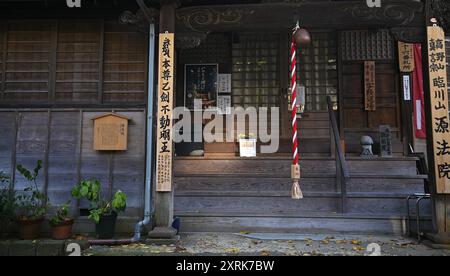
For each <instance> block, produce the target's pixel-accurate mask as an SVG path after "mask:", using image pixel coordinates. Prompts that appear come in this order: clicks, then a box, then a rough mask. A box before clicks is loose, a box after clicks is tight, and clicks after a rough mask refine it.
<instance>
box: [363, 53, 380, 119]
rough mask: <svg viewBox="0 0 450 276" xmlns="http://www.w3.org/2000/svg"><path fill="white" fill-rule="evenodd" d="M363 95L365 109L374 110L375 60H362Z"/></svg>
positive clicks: (375, 105)
mask: <svg viewBox="0 0 450 276" xmlns="http://www.w3.org/2000/svg"><path fill="white" fill-rule="evenodd" d="M364 95H365V97H364V102H365V109H366V111H375V110H376V109H377V104H376V96H377V95H376V75H375V61H365V62H364Z"/></svg>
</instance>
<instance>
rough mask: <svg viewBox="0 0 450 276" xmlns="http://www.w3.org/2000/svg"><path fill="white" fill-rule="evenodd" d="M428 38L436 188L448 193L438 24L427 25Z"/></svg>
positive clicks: (449, 147)
mask: <svg viewBox="0 0 450 276" xmlns="http://www.w3.org/2000/svg"><path fill="white" fill-rule="evenodd" d="M427 42H428V66H429V67H428V72H429V76H430V78H429V79H430V99H431V100H430V104H431V106H429V107H428V108H429V110H431V118H432V122H431V127H432V134H433V156H434V167H435V179H436V192H437V193H438V194H450V128H449V123H450V120H449V109H448V90H447V68H446V52H445V35H444V31H443V29H442V28H440V27H438V26H433V27H428V29H427Z"/></svg>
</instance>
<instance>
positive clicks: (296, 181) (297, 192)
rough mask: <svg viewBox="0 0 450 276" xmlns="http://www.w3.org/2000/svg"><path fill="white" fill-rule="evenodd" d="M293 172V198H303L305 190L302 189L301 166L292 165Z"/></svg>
mask: <svg viewBox="0 0 450 276" xmlns="http://www.w3.org/2000/svg"><path fill="white" fill-rule="evenodd" d="M291 174H292V175H291V178H292V181H293V184H292V191H291V196H292V199H302V198H303V192H302V190H301V189H300V166H299V165H292V169H291Z"/></svg>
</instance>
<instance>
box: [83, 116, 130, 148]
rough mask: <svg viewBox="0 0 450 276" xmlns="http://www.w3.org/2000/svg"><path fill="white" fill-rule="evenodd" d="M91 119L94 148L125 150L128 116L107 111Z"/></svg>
mask: <svg viewBox="0 0 450 276" xmlns="http://www.w3.org/2000/svg"><path fill="white" fill-rule="evenodd" d="M92 120H93V121H94V150H98V151H124V150H127V146H128V120H129V118H127V117H125V116H121V115H118V114H114V113H109V114H104V115H100V116H97V117H95V118H92Z"/></svg>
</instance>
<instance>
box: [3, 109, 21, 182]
mask: <svg viewBox="0 0 450 276" xmlns="http://www.w3.org/2000/svg"><path fill="white" fill-rule="evenodd" d="M0 115H1V116H0V126H1V130H0V171H3V172H5V173H8V174H11V173H12V172H13V171H12V170H13V167H14V164H12V163H13V154H14V149H15V135H16V134H15V133H16V118H17V117H16V113H14V112H8V113H0Z"/></svg>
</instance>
